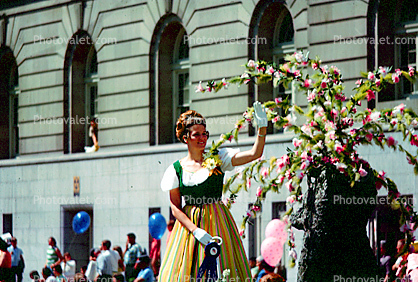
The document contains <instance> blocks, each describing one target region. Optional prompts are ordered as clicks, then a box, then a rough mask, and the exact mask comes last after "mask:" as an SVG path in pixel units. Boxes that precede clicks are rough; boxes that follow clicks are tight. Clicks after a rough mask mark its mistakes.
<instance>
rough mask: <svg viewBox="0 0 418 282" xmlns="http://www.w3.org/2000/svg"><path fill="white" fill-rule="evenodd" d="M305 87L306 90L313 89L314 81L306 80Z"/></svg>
mask: <svg viewBox="0 0 418 282" xmlns="http://www.w3.org/2000/svg"><path fill="white" fill-rule="evenodd" d="M303 86H305V87H306V88H310V87H312V79H305V82H304V84H303Z"/></svg>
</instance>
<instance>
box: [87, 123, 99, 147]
mask: <svg viewBox="0 0 418 282" xmlns="http://www.w3.org/2000/svg"><path fill="white" fill-rule="evenodd" d="M89 136H90V137H91V140H92V141H93V146H91V147H88V146H86V147H84V151H86V153H94V152H97V151H98V150H99V148H100V146H99V126H98V124H97V120H96V119H95V118H94V119H92V120H91V121H90V127H89Z"/></svg>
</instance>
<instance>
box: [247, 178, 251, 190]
mask: <svg viewBox="0 0 418 282" xmlns="http://www.w3.org/2000/svg"><path fill="white" fill-rule="evenodd" d="M247 187H248V188H250V187H251V178H249V179H247Z"/></svg>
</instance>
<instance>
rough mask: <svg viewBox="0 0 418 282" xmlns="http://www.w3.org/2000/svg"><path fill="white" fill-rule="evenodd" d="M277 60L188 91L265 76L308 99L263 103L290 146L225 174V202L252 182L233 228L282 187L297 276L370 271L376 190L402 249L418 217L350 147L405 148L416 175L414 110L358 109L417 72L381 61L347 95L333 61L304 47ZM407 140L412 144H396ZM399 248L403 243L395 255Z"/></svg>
mask: <svg viewBox="0 0 418 282" xmlns="http://www.w3.org/2000/svg"><path fill="white" fill-rule="evenodd" d="M285 60H286V61H285V63H284V64H280V65H276V64H272V63H268V62H265V61H257V62H255V61H253V60H250V61H248V63H247V64H246V65H245V68H246V71H245V72H244V73H243V74H242V75H241V76H239V77H233V78H231V79H229V80H226V79H223V80H222V81H220V82H218V83H217V82H215V81H209V82H208V83H207V85H206V87H205V88H204V87H203V86H202V83H199V85H198V86H197V87H196V92H202V93H205V92H217V91H219V90H221V89H223V88H227V87H228V86H229V85H230V84H238V85H242V84H249V83H255V84H262V83H267V82H272V83H273V85H274V86H275V87H277V86H278V85H283V86H284V87H286V88H287V87H289V86H290V85H291V86H292V87H296V89H297V91H298V92H297V93H298V95H299V93H300V95H302V93H304V94H305V95H306V98H307V104H308V105H307V106H304V107H302V106H298V105H296V104H292V103H291V101H289V99H287V98H285V99H282V98H276V99H275V100H274V101H267V102H264V101H261V102H264V103H263V105H264V107H265V109H266V112H267V117H268V119H269V120H270V121H271V122H272V123H273V125H274V126H275V127H276V128H277V129H283V130H284V131H288V132H292V133H293V134H294V138H293V140H292V144H291V146H290V148H288V149H287V153H285V154H284V155H282V156H279V157H272V158H271V159H269V160H266V159H259V160H257V161H254V162H253V163H251V164H250V165H249V166H247V167H245V168H244V169H243V170H242V171H240V172H238V173H236V174H235V175H233V176H232V177H230V178H229V179H228V180H227V183H226V184H225V186H224V192H227V191H229V192H230V195H231V197H230V198H229V199H227V200H226V205H227V206H229V205H230V204H231V203H233V202H234V201H235V198H236V197H237V193H238V192H239V191H241V190H245V191H248V190H249V188H250V186H251V180H252V179H254V180H255V181H256V182H257V183H259V184H260V186H259V187H258V188H257V191H256V199H255V201H254V203H253V204H252V207H251V208H250V209H249V210H248V211H247V213H246V215H245V216H244V218H243V222H242V224H241V232H240V234H241V235H244V230H245V226H246V223H247V221H248V219H249V218H250V217H252V216H254V215H255V214H256V213H257V212H259V211H260V210H261V207H262V204H263V200H264V199H265V198H266V196H267V195H268V193H269V192H274V193H279V192H280V191H281V188H282V187H283V186H284V187H285V189H286V190H287V191H288V193H289V196H288V198H287V203H288V206H289V207H290V208H289V209H288V211H287V212H286V216H285V218H284V219H283V220H285V221H286V222H287V223H288V232H289V240H288V246H289V248H290V252H289V254H290V256H291V264H293V265H294V262H295V260H296V252H295V249H294V247H295V244H294V236H293V232H292V230H291V228H290V227H291V226H293V227H295V228H298V229H302V230H304V231H305V235H304V246H303V248H302V252H301V257H300V261H299V275H298V276H299V278H298V279H299V281H313V280H312V277H315V279H318V278H321V277H322V278H324V279H327V278H329V276H328V275H331V273H332V274H334V275H338V274H339V273H340V274H341V275H343V276H347V277H348V275H351V276H353V275H355V276H356V277H375V276H374V273H375V270H374V269H372V270H366V269H370V267H371V268H373V266H374V265H375V259H374V261H373V253H372V250H371V248H370V244H369V243H368V239H367V235H366V229H365V225H366V224H367V220H368V218H369V217H370V214H371V212H372V211H373V210H374V208H375V205H376V201H375V200H376V195H377V190H379V189H381V188H382V187H384V188H386V189H387V202H388V203H390V204H391V205H392V206H393V207H394V208H397V209H399V211H400V225H401V226H402V228H401V229H402V231H403V232H404V233H405V239H406V242H407V244H406V246H408V245H409V244H410V243H411V242H412V241H413V237H412V232H411V231H412V229H414V228H413V227H414V226H416V224H415V223H416V222H417V219H418V217H417V214H416V212H415V211H414V209H413V207H412V206H411V204H410V203H408V202H403V201H401V198H400V197H401V193H400V192H399V191H398V188H397V185H396V184H395V182H394V181H392V179H390V177H389V175H387V174H386V172H384V171H376V170H375V169H373V167H371V165H370V164H369V162H368V161H367V160H366V159H364V158H362V156H361V155H360V154H359V152H358V148H359V147H360V146H379V147H380V148H382V149H390V150H394V151H399V152H401V153H404V154H405V157H406V160H407V162H408V163H409V164H411V165H412V166H413V171H414V173H415V174H418V161H417V154H418V151H417V152H416V153H411V152H412V150H415V149H416V148H415V147H416V146H418V135H417V133H416V131H415V129H416V127H417V126H418V119H417V118H418V116H417V114H416V113H415V112H414V111H413V110H411V109H408V108H407V107H406V106H405V105H404V104H400V105H399V106H397V107H395V108H392V109H385V110H377V109H368V108H367V109H366V110H363V111H361V110H360V106H361V103H364V102H365V99H367V101H368V102H369V101H372V100H373V99H375V97H376V95H377V93H378V92H380V91H381V90H383V89H385V88H386V87H387V86H388V85H389V84H397V83H399V81H400V79H401V78H402V77H403V79H408V80H409V81H411V82H414V81H415V79H416V77H417V74H416V71H415V69H414V68H412V67H409V69H408V70H400V69H395V70H394V72H390V71H391V69H390V68H387V67H379V69H377V70H375V71H370V72H367V73H362V74H361V75H362V77H363V79H359V80H358V81H357V82H356V84H355V85H356V87H355V88H354V89H353V91H352V92H353V94H352V95H350V96H348V95H347V94H346V93H345V91H346V89H344V85H343V80H342V74H341V72H340V70H339V69H338V68H337V67H336V66H329V67H328V66H326V65H322V64H321V60H320V59H319V58H318V57H316V58H315V59H310V58H309V53H308V54H303V52H296V53H294V54H293V55H288V56H286V58H285ZM304 72H306V73H310V74H304ZM279 109H281V110H280V111H279ZM253 113H254V109H253V108H251V107H249V108H248V109H247V110H246V111H245V112H244V114H243V117H242V118H241V119H240V120H238V121H237V123H236V125H235V128H234V129H233V130H231V131H230V132H229V133H226V134H222V135H221V138H220V140H218V141H216V142H215V141H214V142H213V143H212V146H211V148H210V149H209V150H208V152H207V153H206V154H205V156H204V158H205V162H206V163H215V164H216V160H217V157H218V156H217V153H218V148H219V147H220V146H221V145H222V144H224V143H225V142H226V141H231V140H232V139H235V140H236V141H238V133H239V130H240V129H241V128H242V127H243V126H245V123H246V122H251V120H252V116H253ZM394 131H398V132H401V133H402V137H403V140H402V142H399V141H401V140H396V139H395V138H394V136H393V135H394V134H392V132H394ZM395 136H400V135H396V134H395ZM406 142H409V143H410V145H411V147H409V146H408V148H405V147H404V146H403V145H402V144H405V143H406ZM401 143H402V144H401ZM411 148H412V150H411ZM304 180H306V182H307V190H306V192H304V193H303V191H302V186H301V184H302V182H303V181H304ZM336 195H337V196H339V197H346V198H348V197H356V198H358V199H362V201H363V203H364V204H362V205H347V204H339V203H336V202H335V200H334V199H335V196H336ZM296 203H301V208H299V209H298V210H297V211H296V210H294V205H295V204H296ZM411 226H412V227H411ZM270 240H271V239H270ZM406 251H407V247H405V248H404V250H403V251H402V252H406ZM359 256H361V257H359ZM315 257H316V259H312V258H315ZM333 260H334V261H333ZM324 261H325V263H324ZM337 262H338V263H339V265H340V266H338V263H337ZM350 264H351V265H350ZM327 267H328V268H327ZM318 281H319V280H318ZM323 281H325V280H323Z"/></svg>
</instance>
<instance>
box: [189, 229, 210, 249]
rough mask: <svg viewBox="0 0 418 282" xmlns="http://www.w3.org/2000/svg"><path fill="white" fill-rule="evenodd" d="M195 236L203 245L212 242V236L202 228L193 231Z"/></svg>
mask: <svg viewBox="0 0 418 282" xmlns="http://www.w3.org/2000/svg"><path fill="white" fill-rule="evenodd" d="M193 236H194V237H195V238H196V240H198V241H199V242H200V243H202V244H203V245H205V246H206V245H207V244H209V242H210V240H212V236H210V235H209V234H208V232H206V231H205V230H203V229H201V228H197V229H196V230H195V231H193Z"/></svg>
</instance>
